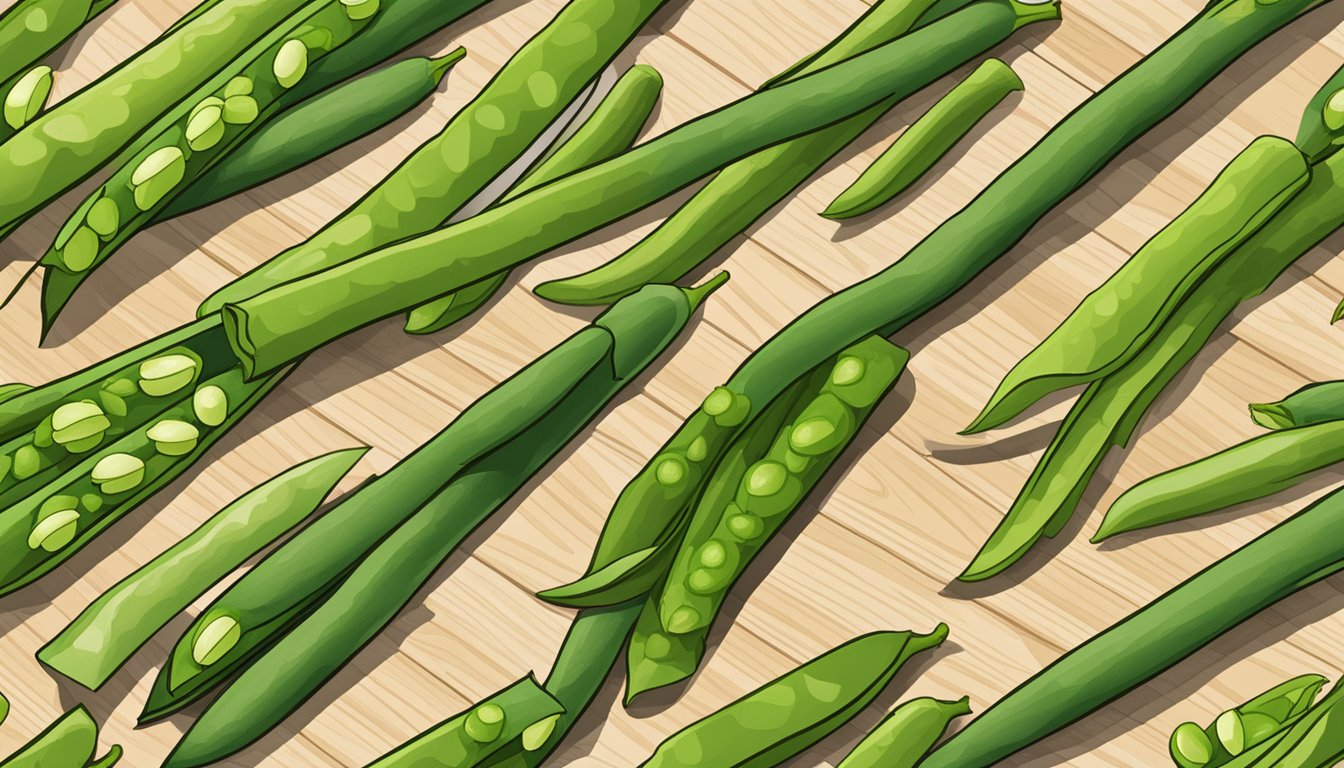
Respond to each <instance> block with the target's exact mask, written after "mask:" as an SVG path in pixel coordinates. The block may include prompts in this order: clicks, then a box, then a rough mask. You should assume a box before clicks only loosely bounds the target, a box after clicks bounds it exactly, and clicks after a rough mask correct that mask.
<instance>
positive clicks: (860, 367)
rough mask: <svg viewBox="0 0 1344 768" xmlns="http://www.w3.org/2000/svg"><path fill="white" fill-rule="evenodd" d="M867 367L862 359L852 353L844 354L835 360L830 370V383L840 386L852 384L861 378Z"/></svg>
mask: <svg viewBox="0 0 1344 768" xmlns="http://www.w3.org/2000/svg"><path fill="white" fill-rule="evenodd" d="M867 367H868V366H866V365H864V362H863V360H861V359H859V358H857V357H854V356H853V355H845V356H844V357H842V358H840V359H839V360H837V361H835V368H834V369H833V370H832V371H831V383H833V384H836V385H838V386H841V387H844V386H848V385H850V384H853V383H854V382H856V381H858V380H859V379H862V378H863V374H864V372H865V370H866V369H867Z"/></svg>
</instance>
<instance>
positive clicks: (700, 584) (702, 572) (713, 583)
mask: <svg viewBox="0 0 1344 768" xmlns="http://www.w3.org/2000/svg"><path fill="white" fill-rule="evenodd" d="M686 588H687V589H689V590H691V591H692V592H694V593H696V594H697V595H708V594H712V593H714V592H717V591H719V590H720V589H722V588H723V578H722V577H721V576H719V575H717V574H715V573H714V572H713V571H710V570H707V569H705V568H697V569H695V570H694V571H691V573H690V575H689V576H687V577H686Z"/></svg>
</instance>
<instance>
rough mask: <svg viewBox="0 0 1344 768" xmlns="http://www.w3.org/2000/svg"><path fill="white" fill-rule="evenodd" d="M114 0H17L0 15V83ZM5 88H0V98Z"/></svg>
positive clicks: (21, 72) (51, 49) (50, 49)
mask: <svg viewBox="0 0 1344 768" xmlns="http://www.w3.org/2000/svg"><path fill="white" fill-rule="evenodd" d="M115 3H116V0H20V1H19V2H17V3H15V4H14V5H12V6H10V8H9V9H8V10H6V11H5V12H4V13H3V14H0V51H4V52H5V55H4V58H3V60H0V83H5V84H6V85H8V84H9V83H6V81H8V80H10V78H13V77H15V76H16V75H22V74H23V73H24V72H26V71H28V69H29V68H30V67H32V66H33V65H34V64H36V63H38V62H39V61H41V60H42V59H44V58H46V56H47V54H49V53H51V52H52V51H54V50H56V49H57V48H60V47H61V45H63V44H64V43H65V41H66V40H69V39H70V38H72V37H74V36H75V34H76V33H78V32H79V30H81V29H83V28H84V25H85V24H88V23H89V22H90V21H92V20H93V19H94V17H96V16H98V14H100V13H102V12H103V11H106V10H107V9H108V8H111V7H112V6H113V4H115ZM8 91H9V89H8V88H5V87H0V97H3V96H4V94H5V93H8Z"/></svg>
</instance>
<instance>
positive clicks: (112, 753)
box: [0, 704, 121, 768]
mask: <svg viewBox="0 0 1344 768" xmlns="http://www.w3.org/2000/svg"><path fill="white" fill-rule="evenodd" d="M97 749H98V724H97V723H95V722H94V721H93V716H92V715H90V714H89V711H88V710H87V709H85V708H84V705H83V704H79V705H76V706H75V708H74V709H71V710H70V711H69V712H66V713H65V714H64V715H61V717H60V719H58V720H57V721H56V722H54V723H52V724H51V725H50V726H48V727H47V729H46V730H45V731H43V732H42V733H40V734H38V735H37V736H36V737H34V738H33V740H32V741H30V742H28V743H27V744H26V745H24V746H23V747H22V748H20V749H19V751H18V752H15V753H14V754H12V755H10V756H9V757H7V758H5V759H4V761H3V762H0V765H3V766H4V768H112V766H114V765H116V764H117V761H118V760H120V759H121V747H120V746H117V745H113V746H112V747H111V748H110V749H108V751H107V754H105V755H103V756H102V757H101V758H98V759H97V760H94V754H95V752H96V750H97Z"/></svg>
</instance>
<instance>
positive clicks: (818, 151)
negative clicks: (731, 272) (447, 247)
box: [535, 0, 1048, 304]
mask: <svg viewBox="0 0 1344 768" xmlns="http://www.w3.org/2000/svg"><path fill="white" fill-rule="evenodd" d="M931 5H934V3H933V2H930V0H884V1H883V2H878V3H875V4H874V5H873V6H872V7H871V8H870V9H869V10H868V11H867V12H866V13H865V14H864V15H863V17H862V18H860V19H859V21H858V22H856V23H855V25H854V26H853V27H851V29H850V30H849V31H847V32H846V33H845V34H844V35H842V36H841V37H839V38H837V39H836V41H835V42H834V43H832V44H831V45H830V46H828V47H827V48H826V49H825V51H824V55H823V56H821V57H818V58H817V59H816V60H815V61H813V62H811V63H807V64H804V65H802V66H801V67H800V68H798V69H797V71H796V72H794V73H792V74H790V75H789V76H788V77H785V78H782V79H781V80H778V81H772V85H773V84H777V83H778V82H788V81H790V80H795V79H797V78H798V77H802V76H805V75H808V74H812V73H814V72H817V71H820V70H821V69H824V68H825V67H827V66H830V65H831V64H834V63H836V62H838V61H843V60H844V59H847V58H850V57H852V56H855V55H858V54H861V53H863V52H865V51H869V50H872V49H873V48H874V47H877V46H878V45H882V44H885V43H888V42H891V41H892V40H894V39H896V38H897V37H900V36H901V35H903V34H905V33H906V32H907V31H909V30H910V29H911V28H912V27H914V26H917V25H918V26H922V25H925V24H928V23H930V22H931V21H933V20H935V19H936V18H937V17H938V16H939V13H937V12H935V11H929V10H928V8H929V7H930V6H931ZM941 5H942V6H947V7H949V8H951V9H952V10H955V9H957V8H959V7H961V6H964V5H966V2H961V1H957V2H946V0H943V2H942V3H941ZM1019 10H1020V11H1022V16H1023V17H1022V20H1021V23H1023V24H1026V23H1029V22H1030V21H1040V20H1044V19H1045V18H1048V16H1044V15H1040V14H1037V13H1036V12H1034V11H1032V10H1031V9H1029V8H1026V7H1019ZM926 11H927V12H926ZM899 101H900V98H899V97H896V98H892V99H888V100H887V101H884V102H882V103H881V104H878V105H877V106H875V107H873V108H871V109H869V110H867V111H865V112H863V113H861V114H859V115H856V116H854V117H851V118H849V119H847V120H844V121H841V122H839V123H838V124H836V125H832V126H828V127H826V128H823V129H821V130H819V131H817V132H815V133H813V134H810V135H807V136H802V137H799V138H796V139H793V140H792V141H788V142H785V143H782V144H779V145H776V146H773V147H770V148H768V149H764V150H762V151H760V152H757V153H756V154H754V155H752V156H750V157H747V158H745V159H743V160H740V161H738V162H736V163H733V164H732V165H730V166H728V167H727V168H724V169H723V170H721V171H719V172H718V173H717V174H716V175H715V176H714V177H713V178H711V179H710V180H709V181H708V182H707V183H706V184H705V186H704V187H702V188H701V189H700V190H699V191H698V192H696V194H695V195H693V196H692V197H691V199H690V200H688V201H687V202H686V203H685V204H684V205H683V206H681V207H680V208H679V209H678V210H677V211H676V212H675V213H673V215H672V216H670V217H668V218H667V220H665V221H664V222H663V223H662V224H660V225H659V226H658V228H657V229H655V230H654V231H653V232H652V233H650V234H649V235H648V236H647V237H645V238H644V239H642V240H641V241H640V242H639V243H637V244H636V245H635V246H634V247H633V248H630V249H629V250H627V251H625V252H624V253H622V254H620V255H619V256H617V257H616V258H614V259H612V260H610V261H608V262H606V263H605V264H602V265H600V266H598V267H596V268H594V269H591V270H589V271H587V272H584V273H581V274H577V275H573V276H571V277H566V278H563V279H560V280H552V281H549V282H545V283H542V284H541V285H539V286H537V287H536V289H535V292H536V294H537V295H538V296H540V297H542V298H544V299H548V300H550V301H556V302H560V303H562V304H606V303H608V302H610V301H613V300H615V299H617V298H620V297H621V296H623V295H625V294H626V293H629V292H630V291H633V290H638V288H639V286H641V285H643V284H644V283H645V282H672V281H675V280H678V279H680V278H681V277H683V276H684V275H686V274H687V273H688V272H690V271H691V270H693V269H695V267H696V266H697V265H699V264H701V263H702V262H704V260H705V259H708V258H709V257H710V256H712V255H713V254H714V253H715V252H716V251H718V250H719V249H720V248H722V247H723V246H725V245H726V244H727V243H729V242H730V241H731V240H732V239H733V238H735V237H737V236H738V235H740V234H741V233H742V232H744V231H746V229H747V228H748V227H750V226H751V224H752V223H753V222H755V221H756V220H757V219H759V218H760V217H761V216H763V215H764V214H765V213H766V212H767V211H769V210H770V209H771V208H773V207H774V206H775V205H776V204H777V203H779V201H780V200H782V199H784V198H785V197H786V196H787V195H788V194H789V193H790V192H791V191H792V190H794V189H796V188H797V187H798V186H799V185H800V184H802V183H803V182H804V181H806V180H807V179H808V178H809V177H811V176H812V175H813V174H815V173H816V172H817V170H819V169H820V168H821V167H822V166H823V165H825V164H826V163H827V162H829V161H830V159H831V158H833V157H835V155H836V154H837V153H839V152H840V151H841V150H842V149H844V148H845V147H846V146H848V145H849V144H850V143H851V142H852V141H853V140H854V139H855V138H856V137H858V136H859V135H860V134H862V133H863V132H864V131H866V130H867V129H868V128H870V127H871V126H872V125H873V124H874V123H875V122H876V121H877V120H878V119H879V118H881V116H882V115H884V114H886V112H887V111H888V110H889V109H890V108H891V107H892V106H894V105H895V104H896V103H897V102H899Z"/></svg>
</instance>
